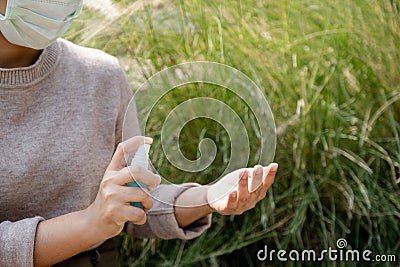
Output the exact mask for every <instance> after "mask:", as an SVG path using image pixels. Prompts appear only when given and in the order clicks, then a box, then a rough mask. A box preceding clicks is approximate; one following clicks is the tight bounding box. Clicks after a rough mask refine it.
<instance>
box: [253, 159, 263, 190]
mask: <svg viewBox="0 0 400 267" xmlns="http://www.w3.org/2000/svg"><path fill="white" fill-rule="evenodd" d="M251 171H252V173H253V174H252V176H251V178H250V179H249V192H250V193H252V192H254V191H256V190H257V189H258V188H260V186H261V185H262V183H263V178H264V177H263V167H262V166H261V165H256V166H254V168H253V169H252V170H251Z"/></svg>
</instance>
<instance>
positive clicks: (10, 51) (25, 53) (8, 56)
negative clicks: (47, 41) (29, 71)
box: [0, 33, 43, 69]
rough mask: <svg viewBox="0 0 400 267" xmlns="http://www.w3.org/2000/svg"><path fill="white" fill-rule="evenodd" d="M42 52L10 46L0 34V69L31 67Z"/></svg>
mask: <svg viewBox="0 0 400 267" xmlns="http://www.w3.org/2000/svg"><path fill="white" fill-rule="evenodd" d="M42 51H43V50H35V49H31V48H27V47H23V46H17V45H14V44H11V43H10V42H8V41H7V39H6V38H4V36H3V35H2V34H1V33H0V68H7V69H8V68H19V67H28V66H31V65H33V64H34V63H35V62H36V60H37V59H38V58H39V56H40V54H41V53H42Z"/></svg>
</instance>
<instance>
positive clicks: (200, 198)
mask: <svg viewBox="0 0 400 267" xmlns="http://www.w3.org/2000/svg"><path fill="white" fill-rule="evenodd" d="M207 189H208V187H207V186H200V187H193V188H189V189H188V190H186V191H184V192H183V193H182V194H180V195H179V197H178V198H177V199H176V201H175V217H176V220H177V222H178V225H179V227H182V228H183V227H186V226H188V225H190V224H191V223H193V222H195V221H197V220H198V219H201V218H203V217H205V216H207V215H209V214H210V213H212V212H213V210H212V208H211V207H210V206H209V205H208V201H207Z"/></svg>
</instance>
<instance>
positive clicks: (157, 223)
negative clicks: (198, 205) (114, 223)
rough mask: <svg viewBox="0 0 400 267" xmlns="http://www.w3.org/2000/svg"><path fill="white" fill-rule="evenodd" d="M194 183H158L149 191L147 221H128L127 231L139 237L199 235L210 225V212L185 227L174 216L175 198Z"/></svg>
mask: <svg viewBox="0 0 400 267" xmlns="http://www.w3.org/2000/svg"><path fill="white" fill-rule="evenodd" d="M195 186H199V185H198V184H195V183H185V184H180V185H175V184H171V185H164V184H163V185H160V186H158V187H157V188H156V189H154V190H153V191H151V194H152V197H153V200H154V205H153V207H152V208H151V209H150V211H149V212H148V213H147V221H146V223H145V224H143V225H134V224H132V223H130V222H129V223H128V225H127V233H128V234H132V235H134V236H136V237H139V238H152V237H158V238H161V239H173V238H179V239H185V240H187V239H192V238H195V237H198V236H199V235H201V234H202V233H203V232H204V231H205V230H206V229H208V228H209V227H210V225H211V214H210V215H208V216H206V217H203V218H201V219H199V220H197V221H195V222H193V223H192V224H190V225H189V226H187V227H185V228H181V227H179V225H178V222H177V221H176V218H175V210H174V206H173V205H172V204H171V203H175V200H176V198H177V197H178V196H179V195H180V194H182V193H183V192H184V191H185V190H187V189H189V188H190V187H195Z"/></svg>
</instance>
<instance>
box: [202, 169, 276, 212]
mask: <svg viewBox="0 0 400 267" xmlns="http://www.w3.org/2000/svg"><path fill="white" fill-rule="evenodd" d="M277 170H278V164H276V163H272V164H270V165H268V167H264V168H263V167H262V166H260V165H256V166H254V168H243V169H239V170H236V171H233V172H231V173H229V174H227V175H225V176H224V177H222V178H221V180H219V181H218V182H217V183H215V184H213V185H211V186H210V187H209V188H208V191H207V201H208V203H209V206H210V207H211V209H212V210H213V211H216V212H218V213H220V214H222V215H234V214H242V213H243V212H245V211H247V210H249V209H252V208H254V206H255V205H256V204H257V203H258V202H259V201H260V200H262V199H264V198H265V196H266V193H267V190H268V188H269V187H270V186H271V185H272V184H273V183H274V179H275V174H276V172H277Z"/></svg>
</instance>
